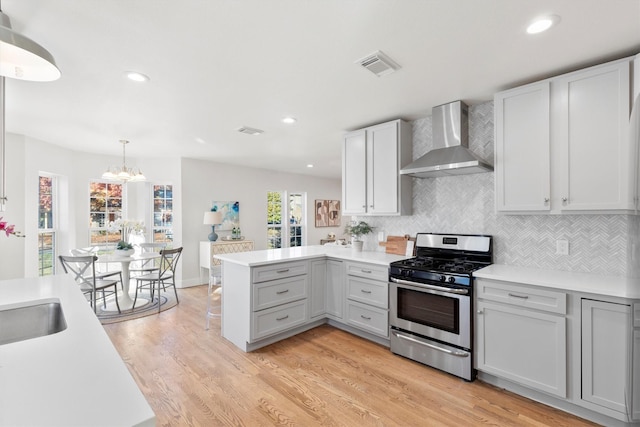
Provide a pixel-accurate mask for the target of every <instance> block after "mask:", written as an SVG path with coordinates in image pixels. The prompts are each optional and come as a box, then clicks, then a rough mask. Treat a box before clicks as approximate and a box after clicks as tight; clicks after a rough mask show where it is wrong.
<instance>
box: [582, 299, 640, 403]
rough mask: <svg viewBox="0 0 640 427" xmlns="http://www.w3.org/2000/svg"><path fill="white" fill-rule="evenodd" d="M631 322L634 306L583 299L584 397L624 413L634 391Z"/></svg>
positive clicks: (588, 400)
mask: <svg viewBox="0 0 640 427" xmlns="http://www.w3.org/2000/svg"><path fill="white" fill-rule="evenodd" d="M630 326H631V306H629V305H623V304H614V303H611V302H606V301H596V300H591V299H586V298H583V299H582V399H583V400H585V401H587V402H590V403H593V404H596V405H599V406H603V407H605V408H608V409H612V410H614V411H616V412H621V413H623V414H627V413H628V410H627V408H628V401H627V399H628V398H629V396H630V393H631V388H630V385H631V384H630V380H631V378H632V375H630V371H629V368H630V366H629V357H630V352H631V349H630V347H629V337H630V330H631V329H630ZM636 365H637V362H636Z"/></svg>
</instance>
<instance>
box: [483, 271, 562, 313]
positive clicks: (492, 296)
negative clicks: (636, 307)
mask: <svg viewBox="0 0 640 427" xmlns="http://www.w3.org/2000/svg"><path fill="white" fill-rule="evenodd" d="M476 292H477V294H476V295H477V296H478V298H482V299H484V300H490V301H496V302H502V303H507V304H511V305H518V306H522V307H526V308H531V309H535V310H541V311H548V312H551V313H558V314H566V313H567V294H566V293H564V292H557V291H549V290H546V289H537V288H530V287H527V286H523V285H516V284H510V283H505V282H497V281H493V280H487V279H476Z"/></svg>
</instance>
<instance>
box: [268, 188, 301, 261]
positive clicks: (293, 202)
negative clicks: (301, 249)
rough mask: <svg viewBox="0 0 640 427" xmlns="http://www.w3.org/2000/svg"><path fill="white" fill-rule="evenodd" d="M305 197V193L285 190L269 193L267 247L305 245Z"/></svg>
mask: <svg viewBox="0 0 640 427" xmlns="http://www.w3.org/2000/svg"><path fill="white" fill-rule="evenodd" d="M305 199H306V195H305V194H304V193H291V194H287V193H286V192H284V191H269V192H268V193H267V248H269V249H276V248H286V247H293V246H302V245H304V243H305V222H306V221H305V220H304V212H305ZM283 201H286V203H285V202H283ZM285 218H286V220H285Z"/></svg>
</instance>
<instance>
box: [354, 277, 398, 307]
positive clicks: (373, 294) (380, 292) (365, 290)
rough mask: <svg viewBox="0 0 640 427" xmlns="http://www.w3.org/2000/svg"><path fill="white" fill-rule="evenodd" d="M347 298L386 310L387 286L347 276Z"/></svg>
mask: <svg viewBox="0 0 640 427" xmlns="http://www.w3.org/2000/svg"><path fill="white" fill-rule="evenodd" d="M347 298H349V299H351V300H355V301H360V302H362V303H365V304H371V305H375V306H376V307H380V308H384V309H387V308H389V284H388V282H379V281H377V280H371V279H363V278H359V277H352V276H348V277H347Z"/></svg>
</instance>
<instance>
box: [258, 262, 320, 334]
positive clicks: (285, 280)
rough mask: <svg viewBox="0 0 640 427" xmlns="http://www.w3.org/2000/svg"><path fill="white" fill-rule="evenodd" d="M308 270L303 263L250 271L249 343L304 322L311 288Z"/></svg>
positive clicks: (272, 265)
mask: <svg viewBox="0 0 640 427" xmlns="http://www.w3.org/2000/svg"><path fill="white" fill-rule="evenodd" d="M308 271H309V263H308V262H306V261H303V262H286V263H277V264H270V265H266V266H260V267H254V268H252V269H251V278H252V281H251V330H250V334H249V336H250V342H252V343H254V342H256V341H258V340H260V339H263V338H265V337H268V336H271V335H274V334H278V333H280V332H284V331H287V330H288V329H292V328H295V327H297V326H300V325H304V324H305V323H307V321H308V320H309V288H310V285H309V274H307V273H308ZM312 272H313V270H312ZM319 274H320V273H319ZM312 276H313V274H312Z"/></svg>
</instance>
